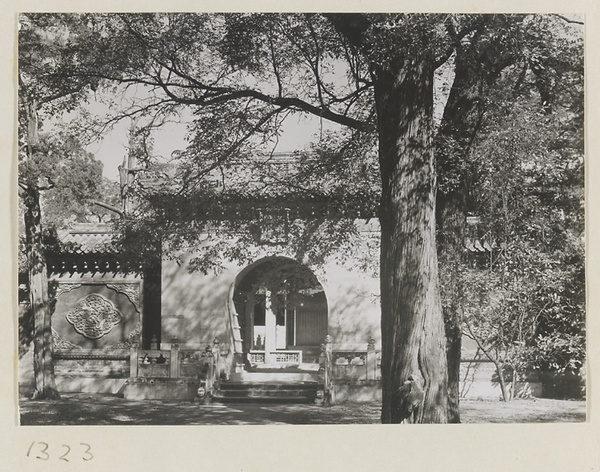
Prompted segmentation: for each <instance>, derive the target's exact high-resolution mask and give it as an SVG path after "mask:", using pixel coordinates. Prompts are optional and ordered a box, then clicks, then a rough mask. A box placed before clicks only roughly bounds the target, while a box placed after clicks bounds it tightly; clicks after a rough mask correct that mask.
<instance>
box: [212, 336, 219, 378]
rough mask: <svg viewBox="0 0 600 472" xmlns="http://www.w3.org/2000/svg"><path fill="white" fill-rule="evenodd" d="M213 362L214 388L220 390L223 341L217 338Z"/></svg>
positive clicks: (214, 345) (213, 349) (214, 343)
mask: <svg viewBox="0 0 600 472" xmlns="http://www.w3.org/2000/svg"><path fill="white" fill-rule="evenodd" d="M212 352H213V364H214V366H215V368H214V371H213V379H214V380H213V382H214V388H216V389H217V390H219V389H220V388H221V370H220V369H221V341H219V340H218V339H217V338H215V339H214V341H213V348H212Z"/></svg>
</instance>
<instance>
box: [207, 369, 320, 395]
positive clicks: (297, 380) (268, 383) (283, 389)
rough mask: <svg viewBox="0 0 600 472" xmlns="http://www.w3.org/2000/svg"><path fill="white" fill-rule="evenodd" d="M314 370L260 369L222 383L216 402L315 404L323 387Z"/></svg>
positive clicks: (244, 372) (235, 375) (242, 373)
mask: <svg viewBox="0 0 600 472" xmlns="http://www.w3.org/2000/svg"><path fill="white" fill-rule="evenodd" d="M317 371H318V366H316V368H314V367H313V366H310V367H309V368H306V367H305V368H302V367H298V368H291V369H289V368H288V369H269V368H261V369H255V370H252V371H243V372H240V373H236V374H232V375H231V377H230V378H229V380H223V381H221V385H220V388H219V390H218V391H216V392H215V393H214V395H213V401H216V402H221V403H313V402H315V401H316V400H317V398H318V396H319V393H318V392H319V391H320V390H321V389H322V385H321V384H320V383H319V380H318V373H317Z"/></svg>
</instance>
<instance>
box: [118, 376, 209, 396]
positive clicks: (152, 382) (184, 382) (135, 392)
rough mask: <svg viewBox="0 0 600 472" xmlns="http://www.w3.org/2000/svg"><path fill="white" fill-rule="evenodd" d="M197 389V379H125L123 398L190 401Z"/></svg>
mask: <svg viewBox="0 0 600 472" xmlns="http://www.w3.org/2000/svg"><path fill="white" fill-rule="evenodd" d="M198 387H199V381H198V380H197V379H164V378H156V379H153V378H135V379H127V382H126V383H125V386H124V388H123V397H124V398H126V399H128V400H163V401H186V400H187V401H192V400H194V398H195V397H196V394H197V392H198Z"/></svg>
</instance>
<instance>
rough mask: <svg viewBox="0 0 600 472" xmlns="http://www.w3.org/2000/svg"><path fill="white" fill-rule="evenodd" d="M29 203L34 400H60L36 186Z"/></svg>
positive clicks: (29, 194)
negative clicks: (53, 354)
mask: <svg viewBox="0 0 600 472" xmlns="http://www.w3.org/2000/svg"><path fill="white" fill-rule="evenodd" d="M25 192H26V196H25V198H24V199H23V202H24V203H25V215H24V219H25V238H26V248H27V249H26V250H27V265H28V276H29V300H30V304H31V311H32V314H33V320H34V328H33V370H34V375H35V390H34V393H33V399H57V398H59V397H60V395H59V393H58V391H57V389H56V383H55V380H54V362H53V359H52V353H53V345H52V320H51V312H50V304H49V297H48V277H47V274H46V270H47V269H46V257H45V254H44V246H43V239H42V237H43V236H42V224H41V209H40V195H39V191H38V190H37V188H36V187H35V185H29V186H28V187H27V190H26V191H25Z"/></svg>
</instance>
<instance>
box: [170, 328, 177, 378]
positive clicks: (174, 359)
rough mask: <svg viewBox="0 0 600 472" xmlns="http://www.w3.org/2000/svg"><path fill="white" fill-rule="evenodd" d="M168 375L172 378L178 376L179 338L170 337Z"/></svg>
mask: <svg viewBox="0 0 600 472" xmlns="http://www.w3.org/2000/svg"><path fill="white" fill-rule="evenodd" d="M169 377H170V378H172V379H177V378H179V340H178V339H177V338H173V339H171V359H170V362H169Z"/></svg>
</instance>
